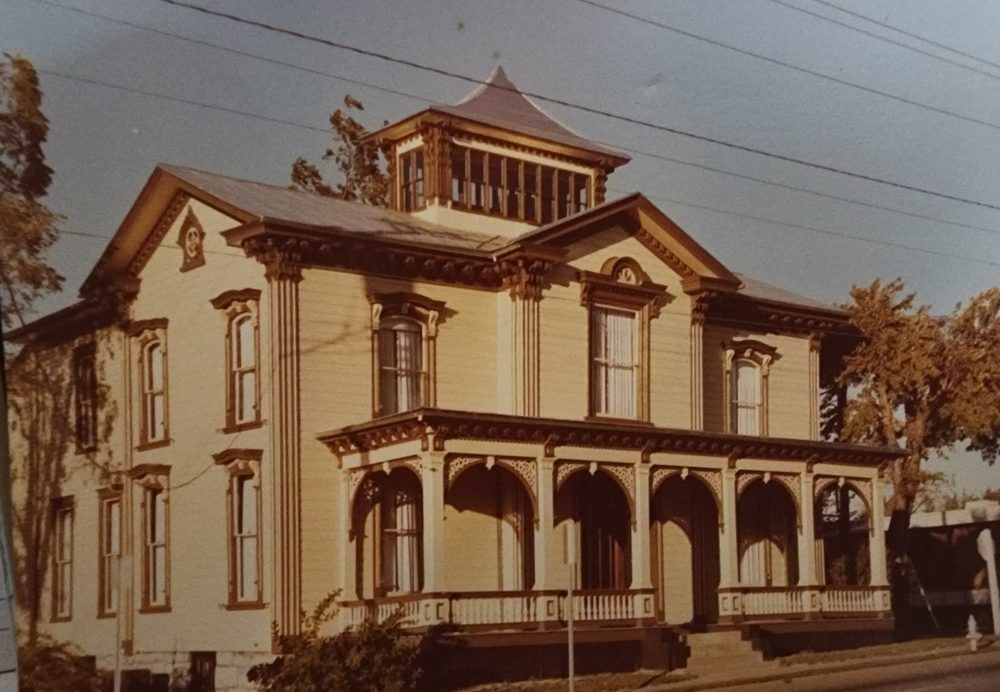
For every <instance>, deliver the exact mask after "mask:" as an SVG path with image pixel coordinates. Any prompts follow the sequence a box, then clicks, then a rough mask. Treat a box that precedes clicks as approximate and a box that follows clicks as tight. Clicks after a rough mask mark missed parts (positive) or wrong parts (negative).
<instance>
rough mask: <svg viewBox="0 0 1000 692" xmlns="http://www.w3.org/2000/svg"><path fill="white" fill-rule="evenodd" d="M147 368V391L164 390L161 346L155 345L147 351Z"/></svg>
mask: <svg viewBox="0 0 1000 692" xmlns="http://www.w3.org/2000/svg"><path fill="white" fill-rule="evenodd" d="M146 367H147V372H148V380H147V383H148V384H147V390H148V391H158V390H160V389H163V349H162V348H161V347H160V345H159V344H153V345H152V346H150V347H149V349H148V350H147V351H146Z"/></svg>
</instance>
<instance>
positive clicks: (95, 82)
mask: <svg viewBox="0 0 1000 692" xmlns="http://www.w3.org/2000/svg"><path fill="white" fill-rule="evenodd" d="M38 72H39V73H40V74H48V75H52V76H57V77H61V78H63V79H68V80H71V81H79V82H82V83H85V84H91V85H97V86H102V87H107V88H110V89H120V90H123V91H126V92H129V93H136V94H139V95H142V96H149V97H154V98H158V99H162V100H166V101H177V102H180V103H183V104H185V105H191V106H196V107H199V108H205V109H208V110H220V111H222V112H224V113H229V114H236V115H240V116H243V117H247V118H256V119H260V120H264V121H267V122H272V123H273V122H278V123H280V124H282V125H288V126H291V127H297V128H302V129H306V130H317V128H314V127H311V126H309V125H302V124H301V123H296V122H293V121H289V120H276V119H275V118H271V117H269V116H263V115H257V114H255V113H250V112H248V111H240V110H236V109H233V108H224V107H216V106H213V105H211V104H207V103H204V102H201V101H192V100H190V99H183V98H179V97H175V96H167V95H165V94H158V93H156V92H151V91H146V90H143V89H134V88H131V87H124V86H121V85H117V84H111V83H109V82H103V81H100V80H95V79H89V78H84V77H77V76H74V75H67V74H63V73H60V72H52V71H49V70H38ZM321 131H322V132H323V133H324V134H328V132H327V131H326V130H321ZM649 197H650V198H651V199H660V200H663V201H667V202H671V203H673V204H683V205H685V206H689V207H695V208H701V209H705V210H707V211H714V212H718V213H722V214H728V215H730V216H736V217H742V218H747V219H751V220H754V221H759V222H764V223H772V224H775V225H781V226H788V227H790V228H799V229H802V230H807V231H812V232H815V233H825V234H828V235H833V236H839V237H843V238H848V239H852V240H858V241H862V242H868V243H873V244H876V245H885V246H887V247H894V248H899V249H904V250H912V251H914V252H920V253H924V254H930V255H937V256H940V257H950V258H952V259H959V260H963V261H968V262H976V263H979V264H987V265H990V266H1000V263H996V262H991V261H989V260H983V259H977V258H973V257H966V256H964V255H955V254H951V253H944V252H939V251H936V250H928V249H926V248H921V247H916V246H912V245H906V244H904V243H894V242H892V241H883V240H877V239H872V238H865V237H863V236H855V235H851V234H846V233H841V232H838V231H829V230H825V229H819V228H815V227H812V226H802V225H799V224H791V223H786V222H783V221H776V220H774V219H767V218H764V217H757V216H751V215H749V214H741V213H738V212H731V211H727V210H722V209H717V208H713V207H705V206H701V205H697V204H692V203H689V202H682V201H680V200H675V199H669V198H666V197H656V196H654V195H649ZM71 234H72V235H81V236H87V235H92V236H93V237H96V238H101V239H102V240H105V241H107V240H109V238H108V237H106V236H101V235H97V234H88V233H85V232H83V231H76V232H72V233H71ZM220 254H226V253H220Z"/></svg>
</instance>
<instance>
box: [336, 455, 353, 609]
mask: <svg viewBox="0 0 1000 692" xmlns="http://www.w3.org/2000/svg"><path fill="white" fill-rule="evenodd" d="M351 499H352V498H351V472H350V471H348V470H347V469H343V468H342V469H340V483H339V484H338V487H337V536H338V540H339V544H338V548H339V549H340V550H339V552H340V556H339V560H337V582H338V583H337V586H338V587H339V588H340V590H341V597H342V598H344V599H345V600H352V599H353V596H352V595H350V587H349V584H348V581H349V575H350V564H349V563H350V561H351V560H350V558H351Z"/></svg>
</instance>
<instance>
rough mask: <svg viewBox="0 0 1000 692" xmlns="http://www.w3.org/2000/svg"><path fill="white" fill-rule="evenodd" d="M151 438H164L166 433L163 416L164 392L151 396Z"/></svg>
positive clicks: (149, 428)
mask: <svg viewBox="0 0 1000 692" xmlns="http://www.w3.org/2000/svg"><path fill="white" fill-rule="evenodd" d="M148 425H149V427H148V430H149V439H151V440H162V439H163V436H164V434H165V430H164V418H163V394H162V393H161V394H152V395H150V396H149V423H148Z"/></svg>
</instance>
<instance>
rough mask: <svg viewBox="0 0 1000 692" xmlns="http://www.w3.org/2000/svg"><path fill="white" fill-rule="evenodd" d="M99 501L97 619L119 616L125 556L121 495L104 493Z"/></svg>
mask: <svg viewBox="0 0 1000 692" xmlns="http://www.w3.org/2000/svg"><path fill="white" fill-rule="evenodd" d="M102 493H103V494H102V495H101V498H100V531H101V535H100V539H99V543H100V545H99V548H100V562H99V563H98V565H97V568H98V570H99V572H98V579H97V581H98V587H99V593H98V604H97V612H98V615H113V614H114V613H116V612H118V589H119V583H118V577H119V563H118V561H119V560H120V559H121V554H122V543H121V541H122V497H121V493H119V492H109V491H102Z"/></svg>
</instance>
